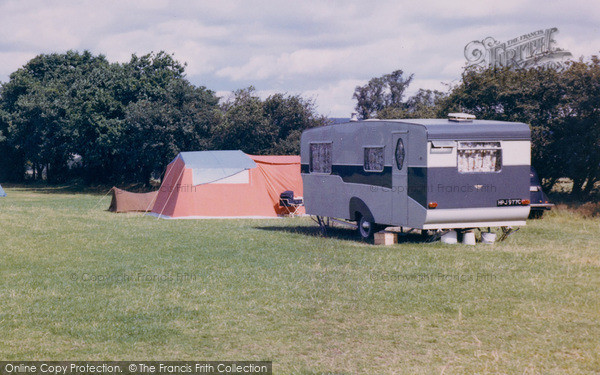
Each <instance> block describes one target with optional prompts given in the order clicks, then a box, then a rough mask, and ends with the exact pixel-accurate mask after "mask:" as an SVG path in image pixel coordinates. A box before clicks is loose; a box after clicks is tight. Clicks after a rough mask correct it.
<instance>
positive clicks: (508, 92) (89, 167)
mask: <svg viewBox="0 0 600 375" xmlns="http://www.w3.org/2000/svg"><path fill="white" fill-rule="evenodd" d="M185 68H186V65H185V64H182V63H180V62H179V61H177V60H175V59H174V58H173V56H172V55H169V54H167V53H165V52H162V51H161V52H158V53H150V54H146V55H143V56H137V55H133V56H132V57H131V59H130V60H129V61H128V62H126V63H111V62H109V61H108V60H107V59H106V57H104V56H103V55H97V56H95V55H93V54H91V53H90V52H88V51H84V52H83V53H79V52H76V51H69V52H66V53H63V54H56V53H54V54H42V55H39V56H37V57H35V58H33V59H32V60H30V61H29V62H28V63H27V64H26V65H24V66H23V67H22V68H20V69H18V70H17V71H16V72H14V73H12V74H11V75H10V79H9V81H8V82H6V83H2V84H1V87H0V152H1V153H2V158H0V180H1V181H6V180H11V181H25V180H41V179H44V180H47V181H48V182H51V183H57V182H66V181H73V180H81V181H83V182H85V183H99V184H116V183H143V184H147V183H148V182H149V181H150V178H151V177H155V178H160V175H161V174H162V172H163V171H164V169H165V167H166V164H167V163H169V162H170V161H171V160H172V159H173V158H174V157H175V156H176V155H177V154H178V153H179V152H180V151H190V150H213V149H240V150H242V151H244V152H246V153H250V154H298V153H299V147H300V145H299V140H300V134H301V133H302V131H303V130H305V129H308V128H311V127H316V126H322V125H325V124H327V123H328V120H327V119H326V118H325V117H323V116H321V115H319V114H318V113H317V112H316V109H315V104H314V102H313V101H312V100H310V99H305V98H303V97H301V96H299V95H287V94H274V95H271V96H269V97H268V98H266V99H261V98H260V97H259V96H258V95H257V94H256V93H255V91H254V89H253V88H252V87H249V88H245V89H241V90H238V91H235V92H234V93H233V94H232V95H231V96H230V97H229V98H226V99H225V100H221V101H220V99H219V98H218V97H217V96H216V94H215V92H213V91H211V90H210V89H208V88H206V87H204V86H200V87H196V86H194V85H192V84H191V83H190V82H189V81H188V80H187V78H186V75H185ZM413 77H414V76H413V75H412V74H409V75H407V74H405V73H404V72H403V71H402V70H397V71H394V72H392V73H390V74H385V75H383V76H381V77H374V78H372V79H371V80H370V81H369V82H368V83H367V84H365V85H364V86H358V87H356V89H355V91H354V95H353V99H355V100H356V111H357V112H358V113H359V115H360V116H361V117H362V118H380V119H389V118H436V117H438V118H445V117H446V115H447V113H449V112H467V113H471V114H474V115H476V116H477V118H480V119H489V120H504V121H520V122H524V123H527V124H530V125H531V129H532V163H533V165H534V166H535V168H536V169H537V171H538V173H539V174H540V176H541V177H542V178H543V181H544V185H545V186H544V187H545V188H546V189H548V188H551V187H552V186H553V185H554V184H555V183H556V181H557V180H558V179H559V178H561V177H568V178H571V179H572V180H573V194H575V195H579V196H589V195H590V194H591V193H592V192H593V189H594V184H595V183H596V182H598V181H599V180H600V126H599V123H600V118H599V117H600V109H599V106H600V104H599V103H600V61H599V59H598V58H597V57H591V58H590V59H588V60H586V61H584V60H580V61H576V62H571V63H569V64H568V65H567V68H566V69H564V70H561V71H557V70H552V69H547V68H534V69H522V70H519V69H508V68H487V69H481V68H466V69H465V70H464V72H463V73H462V76H461V79H460V82H459V83H458V84H456V85H454V86H451V87H449V88H448V90H447V91H446V92H441V91H437V90H423V89H420V90H418V91H417V92H416V93H415V94H414V95H412V96H410V97H407V95H406V90H407V89H408V87H409V86H410V84H411V83H412V80H413Z"/></svg>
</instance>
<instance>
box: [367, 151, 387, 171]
mask: <svg viewBox="0 0 600 375" xmlns="http://www.w3.org/2000/svg"><path fill="white" fill-rule="evenodd" d="M363 167H364V169H365V171H367V172H381V171H383V147H365V160H364V165H363Z"/></svg>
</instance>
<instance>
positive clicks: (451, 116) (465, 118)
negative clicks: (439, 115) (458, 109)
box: [448, 113, 475, 122]
mask: <svg viewBox="0 0 600 375" xmlns="http://www.w3.org/2000/svg"><path fill="white" fill-rule="evenodd" d="M473 120H475V116H474V115H470V114H468V113H448V121H454V122H473Z"/></svg>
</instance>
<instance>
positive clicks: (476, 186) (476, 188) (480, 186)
mask: <svg viewBox="0 0 600 375" xmlns="http://www.w3.org/2000/svg"><path fill="white" fill-rule="evenodd" d="M474 186H475V190H481V188H482V187H483V185H474Z"/></svg>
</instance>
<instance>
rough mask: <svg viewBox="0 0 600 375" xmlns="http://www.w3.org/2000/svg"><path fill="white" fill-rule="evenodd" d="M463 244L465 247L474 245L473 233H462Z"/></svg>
mask: <svg viewBox="0 0 600 375" xmlns="http://www.w3.org/2000/svg"><path fill="white" fill-rule="evenodd" d="M463 243H464V244H465V245H475V232H471V231H469V232H464V233H463Z"/></svg>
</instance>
